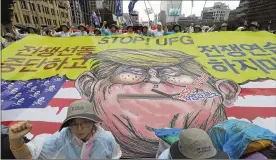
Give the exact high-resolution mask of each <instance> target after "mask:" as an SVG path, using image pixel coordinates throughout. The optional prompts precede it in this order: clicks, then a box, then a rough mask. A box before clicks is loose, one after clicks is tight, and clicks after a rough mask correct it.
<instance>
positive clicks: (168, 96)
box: [117, 89, 179, 99]
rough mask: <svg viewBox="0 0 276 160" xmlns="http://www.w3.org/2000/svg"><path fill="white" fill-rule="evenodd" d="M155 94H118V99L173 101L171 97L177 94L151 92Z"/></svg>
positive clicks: (154, 90) (153, 90)
mask: <svg viewBox="0 0 276 160" xmlns="http://www.w3.org/2000/svg"><path fill="white" fill-rule="evenodd" d="M151 91H152V92H154V93H157V94H118V95H117V98H119V99H173V96H176V95H179V94H167V93H164V92H161V91H158V90H156V89H152V90H151Z"/></svg>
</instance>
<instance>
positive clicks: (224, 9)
mask: <svg viewBox="0 0 276 160" xmlns="http://www.w3.org/2000/svg"><path fill="white" fill-rule="evenodd" d="M229 13H230V8H229V7H228V6H227V5H226V4H225V3H222V2H216V3H214V6H213V7H205V8H203V11H202V21H203V22H223V21H227V20H228V17H229Z"/></svg>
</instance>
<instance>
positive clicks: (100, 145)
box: [1, 22, 276, 159]
mask: <svg viewBox="0 0 276 160" xmlns="http://www.w3.org/2000/svg"><path fill="white" fill-rule="evenodd" d="M77 28H78V30H77V31H76V32H73V31H72V28H71V27H70V26H68V25H65V24H64V25H61V26H60V28H59V30H54V29H51V28H48V27H45V28H43V31H42V32H41V35H43V36H50V37H75V36H111V35H114V34H139V35H141V36H151V37H160V36H166V35H171V34H175V33H204V32H217V31H227V30H228V25H227V23H223V24H222V25H220V26H219V27H218V26H216V25H213V26H212V27H209V26H201V25H194V24H191V26H190V27H189V28H188V29H184V30H182V28H181V26H180V25H179V24H175V25H173V26H172V27H171V28H169V29H168V25H164V26H163V24H162V23H161V22H158V23H157V26H156V29H155V30H152V29H151V27H148V26H138V27H137V26H131V25H129V26H127V27H126V32H124V31H123V30H122V29H121V28H119V27H118V26H116V25H114V24H113V25H109V26H107V23H106V22H104V23H103V25H102V27H99V28H95V29H94V30H93V32H91V31H90V30H88V28H87V26H85V25H84V24H80V25H79V26H78V27H77ZM258 29H259V25H258V23H257V22H252V23H250V24H249V25H245V26H241V27H239V28H237V30H238V31H258ZM13 32H14V34H12V33H7V34H5V35H4V36H2V37H3V38H4V39H5V41H4V42H1V44H2V48H5V47H7V46H9V45H10V44H12V43H13V42H15V41H17V40H20V39H22V38H24V37H26V36H28V35H30V34H37V30H36V28H34V27H28V28H27V32H22V30H19V29H17V28H16V27H13ZM92 105H93V104H92V103H89V102H87V101H85V100H78V101H75V102H73V103H72V104H71V105H70V106H69V107H68V112H67V116H66V119H65V120H64V122H63V123H62V125H61V127H60V130H59V131H58V132H56V133H55V134H53V135H49V134H47V135H46V134H44V135H39V136H36V137H35V138H34V139H32V140H29V139H27V138H26V134H28V133H29V132H30V131H31V129H32V124H31V123H29V122H26V121H24V122H18V123H15V124H13V125H11V126H9V127H7V126H3V125H2V133H1V140H2V142H1V143H2V147H1V150H2V156H1V158H3V159H14V158H16V159H30V158H31V159H120V158H121V156H122V152H121V149H120V146H119V144H118V143H117V142H116V139H115V138H114V136H113V135H112V133H111V132H109V131H105V130H104V129H103V128H102V127H101V123H104V122H103V121H102V120H101V119H100V117H98V116H97V114H96V113H95V112H94V110H92V108H95V107H97V106H92ZM252 128H253V129H252ZM149 158H150V157H149ZM152 158H153V157H152ZM156 158H158V159H274V158H276V135H275V134H274V133H272V132H271V131H269V130H267V129H264V128H262V127H259V126H256V125H254V124H251V123H248V122H245V121H242V120H226V121H224V122H221V123H218V124H217V125H215V126H214V127H213V128H212V129H211V130H209V131H208V132H206V131H204V130H201V129H197V128H189V129H184V130H183V131H182V132H181V133H180V135H179V140H178V141H176V142H175V143H173V144H172V145H171V146H170V147H168V148H167V149H165V150H163V151H162V153H161V154H160V155H158V156H157V157H156Z"/></svg>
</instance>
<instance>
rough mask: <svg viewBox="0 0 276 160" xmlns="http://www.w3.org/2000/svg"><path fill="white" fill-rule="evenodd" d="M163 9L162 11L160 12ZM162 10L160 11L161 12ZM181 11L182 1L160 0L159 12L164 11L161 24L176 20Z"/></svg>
mask: <svg viewBox="0 0 276 160" xmlns="http://www.w3.org/2000/svg"><path fill="white" fill-rule="evenodd" d="M162 11H164V12H162ZM161 12H162V13H161ZM181 12H182V1H161V4H160V13H161V15H163V14H164V13H165V16H166V17H165V18H161V19H162V20H160V21H161V22H162V23H163V24H165V23H172V22H177V21H178V19H179V16H180V15H181Z"/></svg>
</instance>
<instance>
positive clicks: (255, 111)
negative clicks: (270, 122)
mask: <svg viewBox="0 0 276 160" xmlns="http://www.w3.org/2000/svg"><path fill="white" fill-rule="evenodd" d="M226 113H227V117H235V118H238V119H241V118H245V119H248V120H249V121H252V120H254V119H255V118H257V117H261V118H269V117H276V107H238V106H236V107H232V108H226Z"/></svg>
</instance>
